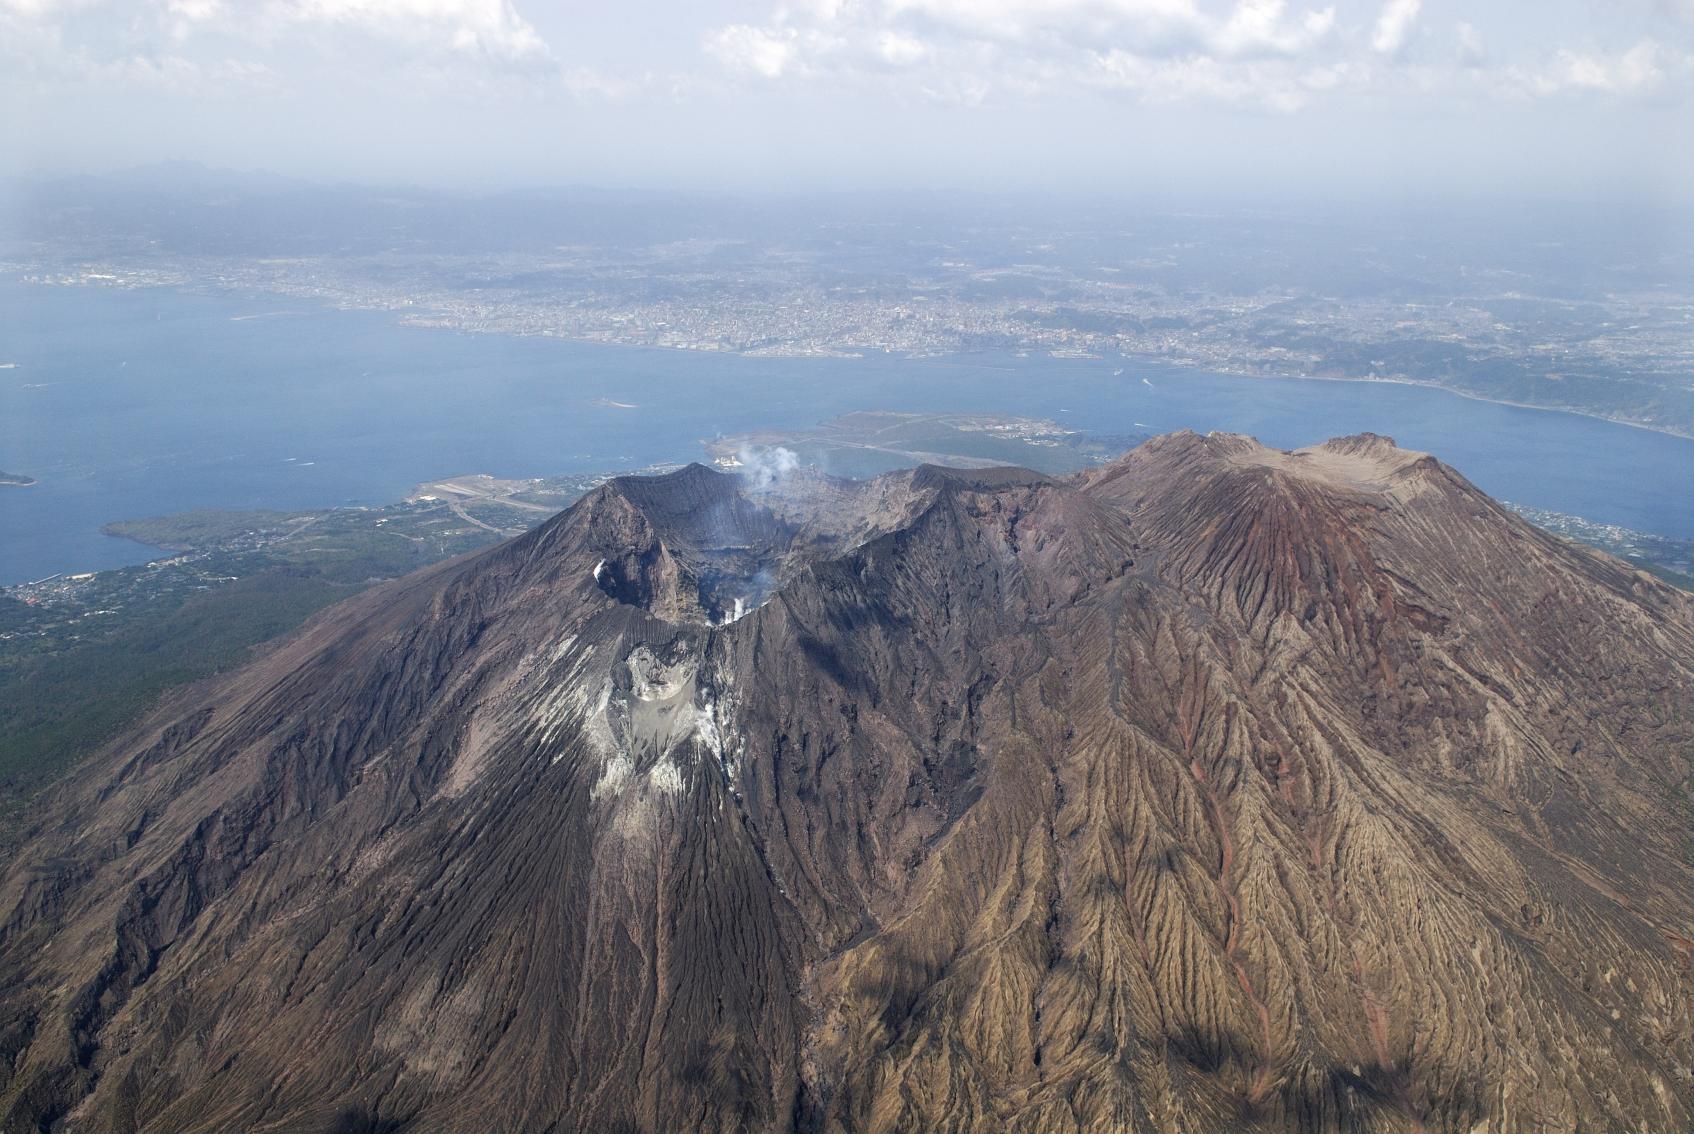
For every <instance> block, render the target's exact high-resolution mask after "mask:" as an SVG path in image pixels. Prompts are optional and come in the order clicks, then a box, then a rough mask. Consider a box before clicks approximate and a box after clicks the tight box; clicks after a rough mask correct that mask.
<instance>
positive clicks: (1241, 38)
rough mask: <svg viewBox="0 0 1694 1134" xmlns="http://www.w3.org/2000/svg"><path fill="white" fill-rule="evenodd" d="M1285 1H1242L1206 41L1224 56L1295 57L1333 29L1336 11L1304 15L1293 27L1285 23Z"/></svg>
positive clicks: (1331, 9)
mask: <svg viewBox="0 0 1694 1134" xmlns="http://www.w3.org/2000/svg"><path fill="white" fill-rule="evenodd" d="M1287 7H1288V5H1287V4H1286V3H1285V0H1242V3H1241V4H1239V5H1238V6H1237V7H1236V9H1235V11H1234V12H1233V13H1231V15H1230V17H1229V19H1228V20H1226V21H1225V22H1224V24H1223V26H1221V27H1219V28H1218V29H1217V30H1216V31H1215V32H1214V33H1213V34H1212V35H1211V36H1210V37H1209V38H1210V42H1211V45H1212V46H1213V47H1214V48H1215V49H1216V50H1217V52H1218V53H1219V54H1221V55H1224V56H1231V57H1241V56H1255V55H1298V54H1299V53H1301V52H1303V51H1305V50H1307V49H1308V48H1310V47H1312V46H1313V45H1314V44H1316V43H1317V42H1318V41H1319V40H1321V39H1323V38H1324V37H1325V36H1327V35H1328V34H1329V33H1330V30H1331V29H1332V28H1334V27H1335V9H1334V8H1333V7H1330V8H1325V9H1323V10H1322V11H1319V12H1307V13H1306V14H1305V15H1304V16H1303V17H1302V18H1301V19H1300V21H1299V23H1296V24H1290V23H1288V22H1287V20H1286V18H1285V17H1286V15H1287V11H1286V9H1287Z"/></svg>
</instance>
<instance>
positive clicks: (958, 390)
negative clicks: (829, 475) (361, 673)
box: [0, 279, 1694, 584]
mask: <svg viewBox="0 0 1694 1134" xmlns="http://www.w3.org/2000/svg"><path fill="white" fill-rule="evenodd" d="M6 363H10V364H12V365H10V366H9V367H6V368H0V469H4V470H7V471H11V472H21V473H26V474H29V475H31V476H34V477H37V478H38V479H39V480H40V482H41V483H40V484H39V485H37V486H36V487H33V488H27V489H17V488H0V584H5V583H16V582H21V581H25V580H30V579H36V578H41V577H43V576H46V575H50V574H53V573H55V572H72V571H88V570H96V569H101V568H108V567H115V566H120V565H124V564H131V563H139V562H144V561H146V560H147V559H149V558H152V557H154V556H155V554H156V553H155V552H153V551H152V550H151V549H149V548H146V547H142V546H140V545H138V544H134V543H130V542H128V541H125V540H120V539H114V538H111V537H108V536H104V535H102V534H101V533H100V527H101V525H102V524H105V523H107V522H110V521H112V520H118V519H128V518H136V517H142V516H155V515H161V514H165V513H170V512H179V511H183V510H186V509H190V508H212V507H216V508H259V507H263V508H296V507H322V506H327V505H342V504H383V503H388V502H391V501H393V500H397V499H399V498H401V497H402V496H404V495H405V494H406V493H407V492H408V491H410V490H411V488H412V487H413V486H414V485H415V484H417V483H418V482H420V481H424V480H428V479H432V478H435V477H440V476H448V475H453V474H458V473H469V472H486V473H493V474H495V475H497V476H512V477H523V476H549V475H559V474H565V473H573V472H588V471H596V470H605V469H619V468H631V467H638V466H641V465H645V464H649V463H653V462H659V461H682V460H689V459H693V458H696V457H699V456H700V455H701V442H702V441H704V440H709V439H710V438H712V437H714V436H718V435H721V434H726V433H739V432H743V431H746V430H750V429H759V428H788V427H795V426H807V425H813V424H816V423H818V422H820V421H822V420H825V419H828V418H831V417H834V416H836V415H837V414H841V413H845V412H848V411H850V410H862V409H889V410H921V411H978V412H988V413H1015V414H1028V415H1033V416H1040V417H1050V418H1053V419H1055V420H1057V421H1059V422H1061V423H1063V424H1066V425H1069V426H1072V427H1074V428H1079V429H1088V430H1095V431H1101V432H1106V433H1136V432H1142V431H1145V430H1155V431H1166V430H1172V429H1180V428H1184V427H1186V428H1190V429H1196V430H1201V431H1205V430H1212V429H1222V430H1231V431H1237V432H1242V433H1250V434H1253V435H1255V436H1257V437H1259V438H1260V439H1261V440H1263V441H1265V442H1267V443H1269V444H1272V445H1277V446H1281V447H1285V448H1287V447H1295V446H1299V445H1305V444H1309V443H1312V442H1315V441H1321V440H1323V439H1325V438H1327V437H1331V436H1336V435H1339V434H1346V433H1356V432H1358V431H1360V430H1372V431H1375V432H1378V433H1385V434H1389V435H1391V436H1393V437H1395V438H1396V439H1397V440H1398V441H1399V442H1400V443H1401V444H1402V445H1405V446H1409V447H1413V448H1417V449H1424V450H1428V451H1430V452H1433V453H1434V454H1436V455H1437V456H1439V457H1440V458H1441V459H1443V460H1445V461H1447V462H1449V463H1450V464H1452V465H1454V466H1456V467H1457V468H1458V469H1459V470H1460V471H1461V472H1463V473H1464V474H1465V475H1467V476H1468V477H1470V478H1471V479H1472V480H1474V481H1475V482H1476V483H1477V484H1479V485H1481V486H1482V487H1483V488H1484V489H1486V490H1487V491H1489V492H1491V493H1493V494H1494V495H1496V496H1498V497H1502V498H1505V499H1509V500H1513V501H1517V502H1520V503H1524V504H1530V505H1535V506H1538V507H1542V508H1550V509H1555V510H1557V511H1561V512H1569V513H1574V514H1576V515H1581V516H1586V517H1588V518H1590V519H1593V520H1598V521H1603V522H1609V523H1616V524H1622V525H1625V526H1627V527H1631V528H1637V529H1640V530H1644V531H1650V532H1658V533H1661V534H1665V535H1671V536H1678V537H1683V538H1694V441H1687V440H1682V439H1679V438H1675V437H1669V436H1665V435H1662V434H1657V433H1652V432H1648V431H1645V430H1640V429H1633V428H1630V427H1627V426H1622V425H1614V424H1611V423H1608V422H1603V421H1598V420H1594V419H1591V418H1585V417H1580V416H1576V415H1572V414H1562V413H1556V412H1550V411H1544V410H1531V409H1520V408H1516V407H1512V406H1501V405H1493V404H1490V403H1486V402H1480V401H1475V400H1469V399H1465V398H1461V397H1458V396H1457V395H1454V394H1449V393H1445V392H1443V391H1439V390H1431V389H1424V388H1419V387H1411V386H1395V385H1387V384H1363V383H1342V382H1318V381H1303V380H1300V379H1265V378H1241V377H1233V376H1227V375H1219V374H1210V373H1205V372H1201V371H1195V370H1190V369H1182V368H1176V367H1171V366H1166V365H1160V364H1156V363H1144V362H1139V361H1123V360H1104V361H1100V360H1086V359H1052V358H1048V357H1044V356H1031V357H1015V356H1011V355H1004V356H968V357H962V358H960V357H954V358H933V359H905V358H899V357H887V356H876V357H870V358H863V359H805V360H789V359H784V360H774V359H750V358H742V357H738V356H733V355H725V354H715V353H705V352H693V351H663V350H644V349H636V348H629V347H611V346H596V345H589V344H582V343H570V342H562V341H558V340H553V339H544V338H522V337H512V336H502V335H493V334H467V333H459V332H454V331H445V330H434V329H424V328H416V327H407V326H403V325H401V324H400V323H399V322H398V321H397V319H396V316H394V315H393V314H390V313H383V312H368V311H337V310H334V309H331V308H328V307H325V306H321V305H317V304H314V303H311V302H307V301H301V300H292V299H279V298H277V297H275V296H265V295H253V296H241V295H230V294H215V295H203V294H195V293H189V292H183V291H177V290H174V289H168V288H146V289H135V290H124V289H110V288H99V287H49V286H40V285H30V284H24V283H21V282H18V281H15V280H10V279H0V364H6ZM1120 367H1121V368H1122V369H1123V373H1122V374H1120V375H1114V373H1113V371H1114V370H1116V369H1118V368H1120ZM608 401H610V402H621V403H627V404H630V405H633V406H635V407H637V408H634V409H623V408H618V407H616V406H611V405H606V404H603V403H604V402H608Z"/></svg>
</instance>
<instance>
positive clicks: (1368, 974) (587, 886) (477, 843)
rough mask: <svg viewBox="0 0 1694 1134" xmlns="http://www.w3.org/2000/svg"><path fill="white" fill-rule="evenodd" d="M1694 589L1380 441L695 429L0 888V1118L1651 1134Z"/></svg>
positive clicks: (1690, 995)
mask: <svg viewBox="0 0 1694 1134" xmlns="http://www.w3.org/2000/svg"><path fill="white" fill-rule="evenodd" d="M1691 1125H1694V596H1690V595H1687V594H1685V593H1682V592H1680V591H1677V590H1674V589H1672V588H1670V587H1668V586H1666V585H1664V584H1662V583H1660V582H1658V581H1657V580H1655V579H1653V578H1651V577H1649V576H1646V575H1644V574H1642V573H1640V572H1638V571H1636V570H1634V569H1633V568H1631V567H1629V566H1628V565H1627V564H1625V563H1623V562H1621V561H1619V560H1616V559H1612V558H1610V557H1608V556H1605V555H1603V554H1600V553H1598V552H1593V551H1589V550H1587V549H1583V548H1579V547H1577V546H1575V545H1572V544H1567V543H1565V542H1563V541H1561V540H1559V539H1556V538H1554V537H1552V536H1550V535H1548V534H1546V533H1544V532H1542V531H1540V530H1538V529H1536V528H1534V527H1532V526H1531V525H1529V524H1527V523H1526V522H1524V521H1522V520H1521V519H1519V518H1517V517H1516V516H1514V515H1513V514H1511V513H1510V512H1508V511H1506V510H1505V509H1503V508H1501V507H1500V506H1499V505H1497V504H1496V503H1495V502H1494V501H1492V500H1490V499H1489V498H1488V497H1486V496H1485V495H1484V494H1483V493H1481V492H1480V491H1479V490H1477V489H1476V488H1474V487H1473V486H1472V485H1471V484H1470V483H1469V482H1467V481H1466V480H1465V479H1464V478H1463V477H1462V476H1460V475H1459V474H1458V473H1456V472H1454V471H1453V470H1452V469H1450V468H1448V467H1447V466H1445V465H1443V464H1441V463H1440V462H1438V461H1436V460H1435V459H1433V458H1431V457H1429V456H1426V455H1423V454H1420V453H1414V452H1409V451H1406V450H1402V449H1399V448H1397V447H1396V446H1395V445H1394V444H1393V442H1391V441H1390V440H1388V439H1385V438H1381V437H1376V436H1373V435H1369V434H1366V435H1360V436H1356V437H1349V438H1341V439H1338V440H1334V441H1330V442H1328V443H1325V444H1323V445H1319V446H1315V447H1312V448H1309V449H1302V450H1298V451H1295V452H1284V451H1279V450H1274V449H1269V448H1266V447H1264V446H1261V445H1259V444H1258V443H1257V442H1255V441H1253V440H1251V439H1250V438H1247V437H1242V436H1237V435H1223V434H1214V435H1209V436H1198V435H1195V434H1192V433H1181V434H1172V435H1167V436H1163V437H1159V438H1156V439H1154V440H1152V441H1149V442H1147V443H1146V444H1144V445H1142V446H1140V447H1138V448H1136V449H1135V450H1133V451H1131V452H1130V453H1128V454H1126V455H1125V456H1123V457H1122V458H1120V459H1118V460H1117V461H1115V462H1112V463H1110V464H1108V465H1105V466H1103V467H1100V468H1097V469H1093V470H1090V471H1088V472H1085V473H1082V474H1078V475H1077V476H1075V477H1070V478H1064V479H1055V478H1050V477H1048V476H1044V475H1041V474H1039V473H1035V472H1030V471H1027V470H1022V469H1010V468H988V469H972V470H958V469H943V468H939V467H934V466H925V467H921V468H918V469H916V470H909V471H904V472H898V473H892V474H888V475H886V476H883V477H879V478H877V479H874V480H869V481H846V480H836V479H831V478H827V477H824V476H821V475H817V474H814V473H810V472H807V471H804V470H793V471H788V470H778V471H777V472H776V473H774V474H773V475H770V476H767V477H762V478H761V479H760V480H758V481H757V482H753V481H749V480H744V479H743V478H741V477H738V476H735V475H731V474H725V473H720V472H715V471H713V470H711V469H707V468H705V467H702V466H699V465H692V466H689V467H687V468H685V469H682V470H681V471H679V472H676V473H672V474H669V475H666V476H661V477H646V478H641V477H629V478H620V479H616V480H612V481H610V482H608V483H606V484H605V485H603V486H601V487H599V488H597V489H595V490H593V491H592V492H590V493H589V494H588V495H587V496H585V497H584V498H583V499H582V500H581V501H579V502H578V503H577V504H576V505H574V506H573V507H571V508H570V509H569V510H567V511H565V512H564V513H562V514H560V515H559V516H557V517H556V518H554V519H552V520H551V521H549V522H547V523H546V524H544V525H542V526H541V527H539V528H537V529H535V530H532V531H530V532H529V533H527V534H525V535H523V536H520V537H518V538H516V539H513V540H510V541H507V542H505V543H501V544H499V545H497V546H495V547H492V548H490V549H488V550H485V551H481V552H477V553H474V554H471V555H468V556H465V557H461V558H458V559H455V560H451V561H449V562H446V563H443V564H439V565H437V566H434V567H430V568H427V569H425V570H423V571H421V572H418V573H416V574H413V575H409V576H407V577H405V578H402V579H399V580H397V581H394V582H392V583H387V584H383V585H380V586H377V587H374V588H372V589H371V590H368V591H365V592H363V593H362V594H360V595H359V596H357V597H355V598H353V599H351V600H350V601H348V602H346V603H344V604H342V605H340V606H337V607H334V608H332V609H330V610H329V611H327V612H325V613H324V614H322V615H320V616H319V617H317V618H316V619H315V620H314V621H312V622H310V623H308V624H307V626H306V627H305V628H304V629H302V630H301V631H300V632H298V633H297V634H296V635H294V636H293V637H292V638H290V639H288V640H287V641H285V642H283V643H281V644H280V645H277V646H275V647H273V648H271V649H270V650H269V651H268V652H267V653H266V654H265V655H264V656H262V657H261V658H259V659H258V660H256V661H254V662H253V663H252V664H250V665H248V666H247V667H245V668H243V669H240V670H238V671H235V672H233V673H230V674H228V675H226V676H223V677H220V678H217V679H214V680H212V681H210V682H207V683H204V684H202V685H200V686H197V687H194V688H191V689H189V690H187V691H184V692H180V693H177V694H174V695H173V696H172V698H171V699H170V700H169V701H168V703H166V704H164V705H162V706H160V707H159V709H158V710H157V711H156V712H155V713H154V714H153V715H152V716H151V718H150V719H148V720H147V721H146V722H145V723H144V724H142V725H141V726H139V727H138V728H137V729H136V730H134V731H133V732H132V733H131V734H129V735H127V736H125V737H123V738H121V739H120V740H118V741H117V742H115V743H113V744H112V745H111V746H110V747H109V748H107V749H106V750H105V751H104V752H103V753H101V754H99V755H97V756H96V757H94V758H92V759H91V760H89V761H87V762H86V763H85V764H84V766H83V767H82V769H81V770H80V771H79V772H77V773H76V774H75V775H74V776H73V777H72V778H71V779H70V781H68V782H67V783H66V784H65V785H64V786H63V787H62V788H61V789H60V790H59V791H58V792H57V793H56V794H55V795H54V796H53V797H52V798H51V800H50V801H49V802H48V803H47V804H46V805H45V806H44V807H43V809H42V811H41V813H40V815H39V818H38V822H37V824H36V828H35V831H34V833H33V834H32V836H31V837H30V839H29V840H28V842H27V843H26V845H25V846H24V847H23V849H22V850H21V851H20V852H19V853H18V854H17V856H15V858H14V859H13V860H12V861H11V863H10V864H9V865H8V867H7V869H6V871H5V873H4V874H3V875H0V1128H3V1129H5V1130H43V1129H54V1130H60V1129H62V1130H78V1131H101V1132H107V1131H111V1132H116V1131H131V1130H147V1131H213V1130H291V1131H326V1132H327V1131H343V1132H349V1131H373V1130H381V1131H467V1132H468V1131H476V1132H482V1131H489V1130H511V1131H520V1130H523V1131H529V1130H559V1131H564V1130H582V1131H590V1130H593V1131H611V1130H696V1129H699V1130H722V1131H730V1130H790V1129H792V1130H807V1131H810V1130H842V1131H845V1130H886V1131H896V1130H970V1131H994V1132H1000V1131H1006V1130H1031V1131H1034V1130H1099V1131H1124V1130H1129V1131H1220V1132H1221V1131H1236V1130H1243V1129H1265V1130H1349V1131H1367V1130H1369V1131H1376V1130H1395V1131H1399V1130H1405V1131H1411V1130H1428V1131H1436V1130H1443V1131H1445V1130H1454V1131H1470V1130H1571V1129H1597V1130H1599V1129H1605V1130H1613V1129H1616V1130H1622V1129H1628V1130H1636V1129H1649V1130H1680V1129H1688V1128H1690V1126H1691Z"/></svg>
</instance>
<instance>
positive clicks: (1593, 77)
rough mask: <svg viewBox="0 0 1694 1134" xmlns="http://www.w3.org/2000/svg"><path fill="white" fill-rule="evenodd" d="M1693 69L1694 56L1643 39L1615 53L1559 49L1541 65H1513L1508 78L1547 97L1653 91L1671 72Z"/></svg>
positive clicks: (1518, 86)
mask: <svg viewBox="0 0 1694 1134" xmlns="http://www.w3.org/2000/svg"><path fill="white" fill-rule="evenodd" d="M1690 70H1694V56H1691V55H1690V54H1689V53H1688V52H1684V51H1676V50H1673V49H1670V48H1667V47H1664V46H1663V45H1661V44H1659V43H1657V42H1655V41H1654V40H1651V39H1644V40H1642V41H1640V42H1639V43H1637V44H1636V45H1635V46H1633V47H1631V48H1629V49H1628V50H1627V51H1619V52H1613V53H1610V54H1608V53H1605V52H1594V51H1570V50H1560V51H1556V52H1554V53H1553V57H1552V58H1551V59H1550V60H1549V61H1548V62H1547V63H1546V64H1545V65H1544V66H1542V67H1538V68H1523V67H1513V68H1510V69H1508V71H1507V72H1506V77H1507V81H1508V83H1509V84H1510V85H1512V86H1514V87H1515V88H1516V89H1517V90H1518V91H1520V92H1521V93H1523V94H1527V95H1531V96H1534V97H1539V98H1547V97H1551V96H1554V95H1561V94H1609V95H1629V94H1641V93H1644V92H1648V91H1652V90H1654V89H1656V88H1658V87H1659V86H1661V85H1662V84H1663V83H1664V82H1665V81H1666V80H1667V79H1668V78H1669V77H1670V76H1671V75H1681V76H1686V75H1687V74H1688V73H1689V71H1690Z"/></svg>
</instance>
